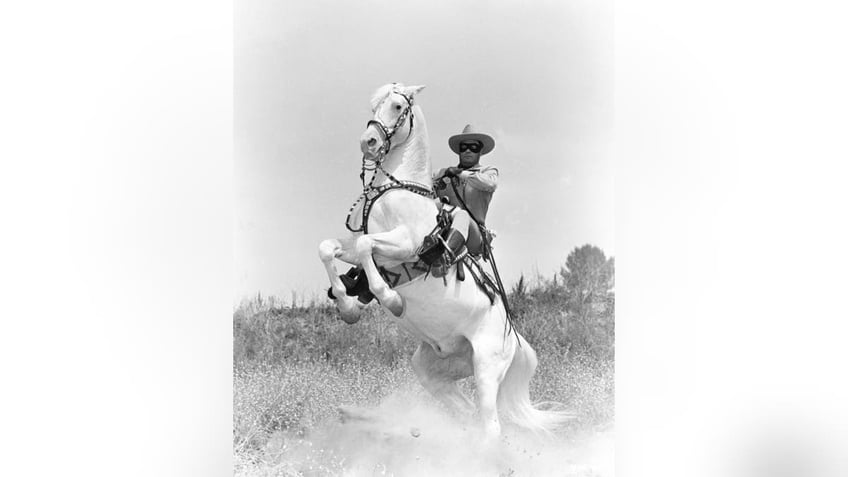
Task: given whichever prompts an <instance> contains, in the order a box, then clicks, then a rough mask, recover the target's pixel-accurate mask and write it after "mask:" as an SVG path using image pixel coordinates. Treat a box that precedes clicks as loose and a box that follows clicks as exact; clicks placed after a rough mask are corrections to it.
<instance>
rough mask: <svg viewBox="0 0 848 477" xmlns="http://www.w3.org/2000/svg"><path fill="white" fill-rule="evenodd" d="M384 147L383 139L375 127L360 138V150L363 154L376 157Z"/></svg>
mask: <svg viewBox="0 0 848 477" xmlns="http://www.w3.org/2000/svg"><path fill="white" fill-rule="evenodd" d="M381 147H383V137H382V134H380V132H379V131H377V129H376V128H374V127H373V126H369V127H368V128H366V129H365V132H363V133H362V136H361V137H360V138H359V149H360V150H361V151H362V153H363V154H368V155H370V156H375V155H376V154H377V151H379V150H380V148H381Z"/></svg>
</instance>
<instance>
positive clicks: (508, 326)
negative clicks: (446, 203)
mask: <svg viewBox="0 0 848 477" xmlns="http://www.w3.org/2000/svg"><path fill="white" fill-rule="evenodd" d="M450 185H451V188H452V189H453V194H454V196H456V198H457V199H458V200H459V203H460V204H462V208H463V209H465V211H466V212H468V216H469V217H471V220H472V221H474V225H476V226H477V228H478V229H479V230H480V236H481V237H482V239H483V240H482V242H483V248H484V249H485V255H488V256H489V260H491V262H492V271H493V272H494V274H495V280H496V281H497V285H498V293H499V294H500V296H501V301H502V302H503V305H504V311H506V323H505V325H504V338H506V336H508V335H509V333H510V332H512V331H514V330H515V324H514V323H513V317H512V311H511V310H510V309H509V301H508V300H507V297H506V290H505V289H504V286H503V281H501V274H500V273H498V265H497V264H496V263H495V255H494V254H493V253H492V245H491V244H490V243H489V241H488V240H486V233H485V228H486V227H485V226H483V225H481V224H480V221H479V220H477V217H474V214H472V213H471V209H469V208H468V206H467V205H465V201H464V200H463V199H462V196H461V195H459V191H458V190H456V184H455V183H454V180H453V178H451V181H450ZM515 339H516V340H518V346H519V347H521V340H519V339H518V334H517V333H516V335H515Z"/></svg>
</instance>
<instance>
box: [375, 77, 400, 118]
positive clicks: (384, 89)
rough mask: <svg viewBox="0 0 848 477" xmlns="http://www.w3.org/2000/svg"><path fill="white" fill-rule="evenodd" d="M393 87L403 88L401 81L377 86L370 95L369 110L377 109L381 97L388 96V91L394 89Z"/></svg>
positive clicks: (381, 99)
mask: <svg viewBox="0 0 848 477" xmlns="http://www.w3.org/2000/svg"><path fill="white" fill-rule="evenodd" d="M395 88H398V89H401V88H403V83H389V84H384V85H383V86H380V87H379V88H377V90H376V91H374V94H373V95H372V96H371V112H372V113H373V112H374V111H375V110H376V109H377V106H379V105H380V102H381V101H383V99H384V98H385V97H386V96H388V95H389V93H391V92H392V90H393V89H395Z"/></svg>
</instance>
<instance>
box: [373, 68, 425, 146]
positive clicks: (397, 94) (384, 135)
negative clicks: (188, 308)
mask: <svg viewBox="0 0 848 477" xmlns="http://www.w3.org/2000/svg"><path fill="white" fill-rule="evenodd" d="M422 89H424V86H423V85H421V86H404V85H402V84H400V83H391V84H387V85H385V86H381V87H380V88H378V89H377V91H376V92H375V93H374V96H373V97H372V98H371V111H372V112H373V117H372V118H371V120H370V121H368V125H367V126H366V127H365V132H363V133H362V136H361V137H360V138H359V148H360V149H361V150H362V153H363V154H365V155H366V156H368V157H372V158H373V157H376V156H378V155H380V154H381V153H382V154H387V153H388V152H389V151H390V150H391V149H394V148H396V147H397V146H399V145H400V144H403V143H405V142H406V140H407V139H409V137H410V136H411V135H412V131H413V130H414V128H415V119H414V114H413V113H412V104H413V101H414V98H415V95H416V94H418V92H420V91H421V90H422Z"/></svg>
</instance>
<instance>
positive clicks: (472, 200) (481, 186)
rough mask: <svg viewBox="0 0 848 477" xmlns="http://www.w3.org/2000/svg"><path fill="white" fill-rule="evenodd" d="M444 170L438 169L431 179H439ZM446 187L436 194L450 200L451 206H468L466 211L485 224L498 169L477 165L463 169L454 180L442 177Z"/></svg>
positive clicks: (496, 186)
mask: <svg viewBox="0 0 848 477" xmlns="http://www.w3.org/2000/svg"><path fill="white" fill-rule="evenodd" d="M445 170H446V169H439V171H438V172H436V173H435V174H434V175H433V177H434V178H437V177H441V176H442V175H444V173H445ZM451 180H453V182H454V185H455V186H456V190H457V192H459V195H460V198H461V199H462V202H461V201H459V200H458V199H457V197H456V196H455V194H454V192H453V188H452V187H451V185H450V181H451ZM441 181H444V182H445V184H446V185H447V187H445V188H444V189H439V188H437V189H436V194H438V195H439V196H441V197H447V198H449V199H450V203H451V205H456V206H459V207H462V203H463V202H465V205H466V206H468V211H469V212H470V213H471V215H473V216H474V217H475V218H476V219H477V220H479V221H480V223H481V224H485V223H486V214H487V213H488V212H489V202H491V201H492V195H493V194H494V192H495V189H497V188H498V169H497V168H496V167H494V166H481V165H480V164H477V165H476V166H474V167H471V168H469V169H465V170H464V171H462V172H460V173H459V175H458V176H457V177H455V178H449V177H443V178H442V179H441Z"/></svg>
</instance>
